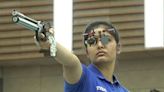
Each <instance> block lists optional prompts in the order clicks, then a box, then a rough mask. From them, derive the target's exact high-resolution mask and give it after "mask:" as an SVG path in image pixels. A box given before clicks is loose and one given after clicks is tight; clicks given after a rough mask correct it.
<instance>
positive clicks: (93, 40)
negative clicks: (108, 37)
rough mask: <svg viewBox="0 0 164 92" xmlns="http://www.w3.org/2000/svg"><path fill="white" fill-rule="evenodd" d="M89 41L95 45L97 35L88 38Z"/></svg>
mask: <svg viewBox="0 0 164 92" xmlns="http://www.w3.org/2000/svg"><path fill="white" fill-rule="evenodd" d="M87 43H88V44H89V45H94V44H96V38H95V37H91V38H89V39H88V40H87Z"/></svg>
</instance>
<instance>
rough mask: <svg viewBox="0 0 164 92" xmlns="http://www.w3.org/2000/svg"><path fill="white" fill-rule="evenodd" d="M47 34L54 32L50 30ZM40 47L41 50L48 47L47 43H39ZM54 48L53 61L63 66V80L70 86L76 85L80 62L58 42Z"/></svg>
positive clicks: (80, 69)
mask: <svg viewBox="0 0 164 92" xmlns="http://www.w3.org/2000/svg"><path fill="white" fill-rule="evenodd" d="M49 32H50V33H52V34H53V33H54V30H53V29H52V28H50V30H49ZM40 46H41V48H45V47H49V45H48V43H47V42H40ZM56 48H57V52H56V56H55V60H56V61H57V62H59V63H60V64H62V66H63V77H64V79H65V80H66V81H67V82H68V83H70V84H74V83H77V82H78V81H79V80H80V77H81V75H82V67H81V63H80V60H79V59H78V57H77V56H76V55H75V54H73V53H72V52H71V51H69V50H68V49H66V48H65V47H64V46H62V45H61V44H59V43H58V42H57V43H56Z"/></svg>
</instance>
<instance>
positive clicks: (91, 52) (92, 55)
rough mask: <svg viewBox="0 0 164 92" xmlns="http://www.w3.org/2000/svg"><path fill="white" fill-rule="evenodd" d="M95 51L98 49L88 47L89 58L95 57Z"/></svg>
mask: <svg viewBox="0 0 164 92" xmlns="http://www.w3.org/2000/svg"><path fill="white" fill-rule="evenodd" d="M95 51H96V50H94V49H93V48H91V47H90V48H88V49H87V56H88V57H89V58H93V57H94V54H95Z"/></svg>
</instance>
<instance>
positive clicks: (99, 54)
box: [96, 51, 106, 57]
mask: <svg viewBox="0 0 164 92" xmlns="http://www.w3.org/2000/svg"><path fill="white" fill-rule="evenodd" d="M105 53H106V52H105V51H98V52H97V53H96V56H97V57H100V56H105Z"/></svg>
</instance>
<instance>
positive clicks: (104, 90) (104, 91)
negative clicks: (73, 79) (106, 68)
mask: <svg viewBox="0 0 164 92" xmlns="http://www.w3.org/2000/svg"><path fill="white" fill-rule="evenodd" d="M96 90H97V91H100V92H107V90H106V89H105V88H104V87H101V86H96Z"/></svg>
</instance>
